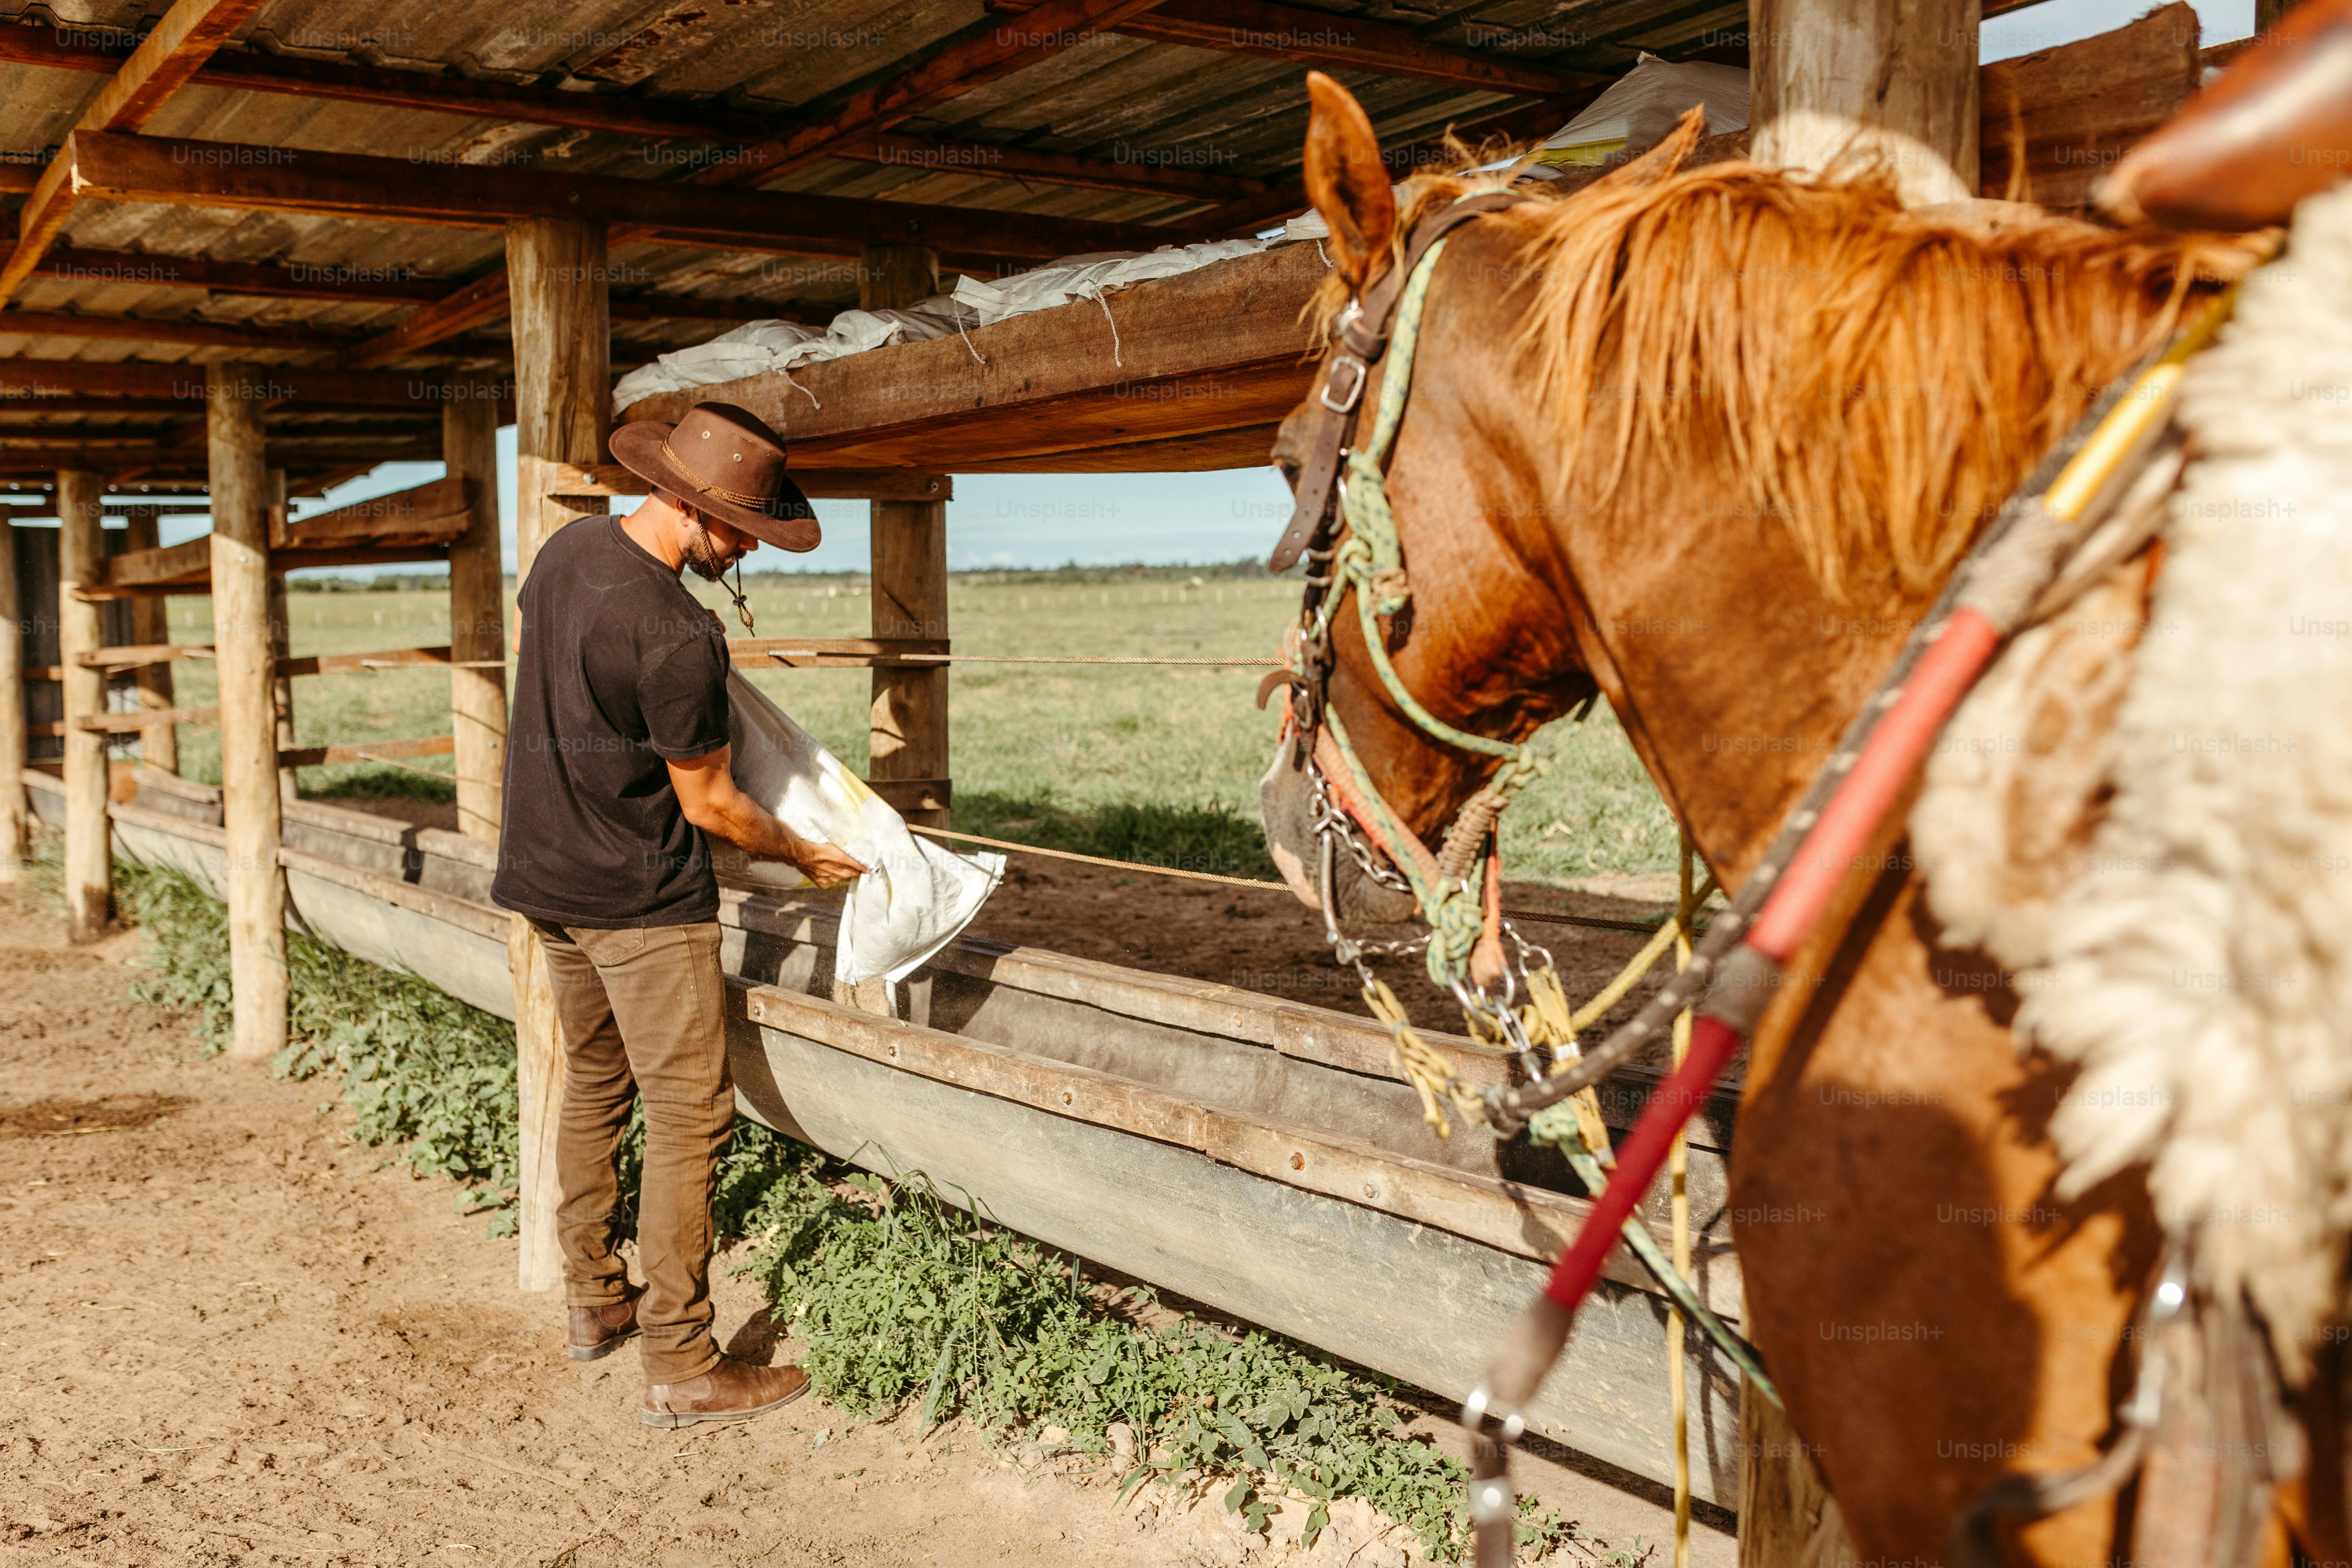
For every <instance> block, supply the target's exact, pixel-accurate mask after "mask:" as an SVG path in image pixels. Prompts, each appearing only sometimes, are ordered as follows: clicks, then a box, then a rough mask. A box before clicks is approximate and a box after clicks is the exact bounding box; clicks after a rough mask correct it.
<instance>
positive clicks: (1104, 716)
mask: <svg viewBox="0 0 2352 1568" xmlns="http://www.w3.org/2000/svg"><path fill="white" fill-rule="evenodd" d="M1192 575H1194V574H1192V573H1189V572H1180V571H1178V570H1176V569H1171V568H1154V569H1152V570H1150V572H1149V573H1147V574H1143V575H1141V576H1139V575H1137V574H1134V573H1133V572H1118V571H1110V570H1089V571H1087V572H1083V573H1080V572H1071V573H1021V574H1014V573H983V574H964V575H959V576H958V577H956V578H955V579H954V581H953V584H952V585H951V588H950V611H949V614H950V626H951V627H952V631H953V635H954V639H955V646H956V649H957V651H958V652H959V653H964V654H1030V655H1034V654H1046V655H1055V656H1073V655H1084V656H1093V657H1100V656H1105V655H1120V656H1158V657H1190V658H1256V657H1261V656H1270V655H1271V654H1273V652H1274V651H1275V650H1276V648H1277V647H1279V645H1280V642H1281V637H1282V631H1283V627H1284V626H1285V624H1286V622H1287V621H1288V620H1289V618H1290V616H1292V614H1293V613H1294V612H1295V610H1296V608H1297V586H1296V584H1292V583H1289V582H1286V581H1279V582H1278V581H1275V580H1272V579H1268V578H1266V577H1265V576H1264V575H1263V574H1258V575H1255V576H1249V575H1241V576H1234V575H1226V574H1223V572H1220V571H1214V570H1213V569H1207V568H1203V569H1202V571H1201V572H1200V573H1199V574H1198V575H1201V576H1202V585H1201V586H1199V587H1194V586H1192V585H1191V578H1192ZM746 584H747V586H748V589H749V597H750V600H751V605H752V608H753V610H754V612H755V614H756V616H757V617H758V623H759V632H760V635H761V636H763V637H783V636H794V635H805V636H809V637H863V636H866V634H867V633H868V631H869V629H870V626H871V622H872V604H871V600H870V599H869V598H868V597H867V595H866V593H865V591H864V589H863V587H862V586H861V585H860V584H859V582H858V581H857V580H856V579H852V578H847V577H841V576H830V577H823V578H819V577H813V576H812V577H801V576H797V575H794V574H783V573H776V574H765V575H755V576H752V577H750V578H747V579H746ZM695 586H696V590H697V592H698V595H700V597H701V598H702V599H703V600H704V601H705V602H706V603H708V604H709V605H711V606H712V607H713V608H714V609H718V610H720V611H721V613H722V614H723V615H724V616H726V617H727V620H728V625H729V626H730V628H733V627H734V626H735V622H734V619H733V612H732V610H731V608H730V607H729V606H728V605H727V601H726V598H725V595H722V594H720V593H719V591H718V590H717V589H715V588H713V587H711V586H710V585H709V584H695ZM171 603H172V606H173V610H172V616H173V619H172V635H173V638H174V639H175V640H178V641H184V642H205V641H209V640H210V639H211V609H210V601H208V600H205V599H201V598H175V599H173V600H172V601H171ZM289 614H290V616H291V617H292V621H293V634H292V646H293V650H294V652H295V653H297V654H298V655H299V654H312V653H351V652H359V651H364V650H368V649H382V648H395V647H429V646H432V645H436V644H440V643H446V641H447V640H448V636H449V634H448V618H447V617H448V601H447V596H446V594H444V593H441V592H438V591H417V592H395V593H342V594H328V593H302V594H295V595H291V596H290V597H289ZM1261 673H1262V671H1261V670H1260V669H1258V668H1204V667H1190V668H1187V667H1159V668H1154V667H1143V666H1086V665H1009V664H1008V665H990V664H983V663H974V664H967V665H960V666H958V667H957V668H955V670H954V672H953V673H952V674H951V675H950V677H949V693H950V696H949V703H950V726H951V730H950V733H951V737H952V741H951V746H952V750H951V759H950V768H951V771H952V773H953V775H954V778H955V784H956V822H957V826H960V827H961V828H962V829H964V830H965V831H967V832H972V833H981V834H985V835H988V836H990V837H1003V838H1010V839H1013V840H1016V841H1019V842H1024V843H1034V844H1039V845H1042V846H1045V847H1052V848H1069V849H1076V850H1080V851H1083V852H1086V853H1094V854H1108V855H1113V856H1118V857H1125V858H1139V859H1150V858H1159V859H1160V861H1161V863H1172V864H1176V865H1181V866H1192V867H1195V868H1204V869H1222V870H1227V871H1229V872H1231V873H1233V874H1236V875H1244V876H1270V875H1271V874H1272V868H1271V867H1270V865H1269V864H1268V863H1267V862H1266V860H1265V851H1264V846H1263V844H1262V842H1260V838H1259V834H1258V829H1257V826H1256V823H1257V781H1258V776H1259V775H1260V774H1261V773H1264V772H1265V765H1266V762H1267V759H1268V757H1269V756H1270V755H1271V753H1272V751H1273V745H1274V725H1275V721H1274V719H1273V717H1272V716H1271V715H1270V714H1267V713H1262V712H1260V711H1258V710H1257V709H1256V708H1255V706H1254V704H1253V698H1254V696H1255V690H1256V687H1257V681H1258V678H1259V676H1260V674H1261ZM175 674H176V679H177V680H178V681H179V683H180V684H179V693H180V700H181V701H182V702H183V703H184V704H185V705H188V706H202V705H208V704H210V703H211V702H212V700H213V691H214V682H213V672H212V669H211V667H210V666H209V665H208V664H207V663H205V662H204V661H202V660H189V661H186V662H183V663H181V664H179V665H178V666H176V667H175ZM751 679H752V681H753V683H754V684H756V685H758V686H759V687H761V689H763V690H765V691H766V692H767V693H768V694H769V695H770V696H772V697H773V698H775V699H776V700H777V701H779V702H780V703H782V705H783V706H784V708H785V709H786V710H788V711H790V712H791V713H792V714H793V717H794V718H795V719H796V720H798V721H800V723H801V724H802V726H803V728H805V729H807V730H808V731H810V732H811V733H812V734H814V735H815V736H816V737H817V739H818V740H819V741H821V742H824V744H825V745H826V746H827V747H829V748H831V749H832V750H833V751H834V752H835V754H837V755H839V756H841V757H843V758H845V760H847V761H848V762H849V763H851V765H852V766H853V767H856V768H858V769H860V770H861V771H862V770H863V767H864V763H865V758H866V710H867V706H868V698H869V694H870V691H871V678H870V677H869V676H868V674H867V673H866V671H864V670H859V669H817V670H760V671H754V672H751ZM294 689H295V699H294V703H295V729H296V733H297V736H298V738H299V740H300V741H301V742H302V743H303V744H305V745H318V744H324V743H329V742H351V741H367V740H388V739H395V738H401V737H407V736H418V735H437V734H446V733H447V732H448V728H449V714H448V702H449V697H448V693H449V678H448V676H447V675H446V673H443V672H441V671H437V670H433V669H417V668H409V669H388V670H373V671H369V672H366V673H362V674H342V675H329V676H309V677H302V678H299V679H297V680H296V681H295V683H294ZM1554 741H1555V744H1556V746H1557V747H1558V752H1559V761H1558V763H1557V765H1556V767H1555V769H1554V771H1553V773H1552V774H1551V776H1550V777H1549V778H1545V779H1542V780H1540V781H1538V782H1537V783H1536V784H1533V785H1531V786H1530V787H1529V788H1528V790H1527V792H1526V793H1525V795H1523V796H1522V797H1521V799H1520V800H1519V801H1518V802H1517V804H1515V805H1513V806H1512V808H1511V810H1510V811H1509V812H1508V813H1507V814H1506V816H1505V821H1504V835H1503V847H1504V855H1505V858H1506V861H1507V864H1508V865H1509V867H1510V868H1511V874H1512V875H1513V876H1514V877H1521V878H1528V879H1537V880H1553V881H1566V880H1571V879H1577V878H1582V877H1590V876H1593V875H1596V874H1601V873H1609V872H1664V871H1668V870H1671V869H1672V868H1673V866H1674V859H1675V826H1674V822H1673V819H1672V818H1671V817H1670V816H1668V815H1667V813H1666V810H1665V807H1664V805H1663V804H1662V803H1661V802H1660V801H1659V800H1658V798H1657V795H1656V792H1655V791H1654V789H1653V788H1652V787H1651V785H1650V783H1649V779H1648V777H1647V775H1646V774H1644V773H1643V770H1642V767H1641V764H1640V763H1639V762H1638V760H1637V759H1636V758H1635V757H1634V755H1633V749H1632V748H1631V747H1630V746H1628V745H1627V744H1626V742H1625V739H1624V736H1623V734H1622V732H1621V731H1619V730H1618V728H1617V726H1616V724H1615V722H1614V721H1612V719H1611V718H1610V717H1609V714H1608V710H1607V709H1606V708H1605V707H1604V708H1602V709H1601V710H1597V711H1596V712H1595V714H1594V716H1593V718H1592V719H1591V721H1588V722H1587V723H1586V724H1585V725H1583V726H1582V727H1581V728H1580V729H1578V730H1574V731H1570V729H1569V728H1568V727H1566V726H1560V727H1558V728H1557V729H1556V731H1555V737H1554ZM180 745H181V755H182V759H183V771H184V772H185V773H187V774H188V775H189V776H190V777H192V778H197V779H202V780H205V782H217V781H218V779H219V777H220V745H219V736H218V732H217V731H213V730H210V729H199V728H196V727H194V726H189V725H184V726H182V727H181V731H180ZM450 765H451V764H450V761H449V759H447V758H446V757H440V758H421V759H418V760H417V761H416V762H415V764H414V765H413V766H411V767H405V768H394V767H391V766H388V765H385V764H382V763H353V764H344V765H339V766H336V767H331V768H306V769H304V770H302V773H301V781H302V785H303V788H304V790H305V791H306V792H309V793H312V794H325V795H347V796H348V795H362V794H368V795H412V796H418V797H421V798H425V799H442V800H446V799H448V798H451V789H452V786H451V785H450V784H448V783H446V776H447V773H448V771H449V768H450ZM418 769H422V770H425V771H423V772H419V771H417V770H418ZM435 775H439V776H437V777H436V776H435Z"/></svg>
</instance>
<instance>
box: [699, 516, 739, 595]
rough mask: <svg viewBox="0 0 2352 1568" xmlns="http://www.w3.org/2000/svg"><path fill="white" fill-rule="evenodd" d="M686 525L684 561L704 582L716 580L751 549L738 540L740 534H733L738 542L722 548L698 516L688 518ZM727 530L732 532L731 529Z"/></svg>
mask: <svg viewBox="0 0 2352 1568" xmlns="http://www.w3.org/2000/svg"><path fill="white" fill-rule="evenodd" d="M686 526H687V540H686V563H687V565H688V567H689V568H690V569H692V571H693V573H694V574H695V575H696V576H698V577H700V578H702V579H703V580H704V581H706V582H710V583H716V582H718V581H719V579H720V578H721V577H724V576H725V575H726V574H727V573H728V571H729V569H730V568H731V567H732V566H733V565H734V564H735V563H737V562H738V561H740V560H742V559H743V557H744V555H745V554H746V553H747V552H749V551H750V550H751V546H750V545H749V544H746V543H743V542H740V541H741V539H742V535H740V534H735V538H736V539H737V541H738V542H737V543H736V544H734V545H733V546H732V547H731V548H722V547H721V546H720V544H719V541H718V540H717V539H716V538H715V537H713V536H712V534H711V532H710V531H709V529H708V528H705V527H704V526H703V524H702V520H701V519H700V518H698V517H689V518H688V519H687V520H686ZM731 532H733V531H732V530H730V533H731Z"/></svg>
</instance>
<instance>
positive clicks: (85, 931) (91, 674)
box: [58, 468, 114, 942]
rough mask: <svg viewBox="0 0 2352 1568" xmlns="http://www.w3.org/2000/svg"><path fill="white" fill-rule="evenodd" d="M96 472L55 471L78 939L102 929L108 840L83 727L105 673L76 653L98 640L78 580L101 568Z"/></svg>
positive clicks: (98, 750)
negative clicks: (90, 665)
mask: <svg viewBox="0 0 2352 1568" xmlns="http://www.w3.org/2000/svg"><path fill="white" fill-rule="evenodd" d="M105 485H106V481H105V479H104V478H103V476H101V475H99V474H96V473H93V472H91V471H90V470H89V469H87V468H68V469H64V470H62V471H60V472H59V473H58V658H59V660H60V661H61V662H62V664H63V667H64V670H63V676H64V682H65V719H64V722H65V725H66V731H65V742H66V744H65V753H66V756H65V763H66V766H65V774H66V846H65V900H66V930H67V933H68V937H69V938H70V939H71V940H72V941H74V942H96V941H97V940H98V939H99V938H100V936H103V935H104V934H105V933H106V925H107V921H108V919H109V917H110V915H111V914H112V913H113V909H112V880H113V871H114V856H113V846H112V843H111V841H110V837H109V835H108V829H107V823H106V785H107V777H106V737H105V736H104V735H103V734H100V733H96V732H93V731H90V730H89V729H88V728H86V727H85V726H86V724H87V721H89V720H91V719H94V718H100V717H102V716H103V714H104V712H105V710H106V677H105V675H104V674H103V673H102V672H100V671H99V670H95V669H91V668H89V667H87V666H85V665H83V664H82V663H81V662H80V659H79V656H80V655H81V654H84V653H87V652H89V650H90V649H92V648H94V647H98V646H99V644H100V642H101V641H103V640H104V637H103V634H102V633H101V632H100V626H99V613H98V606H97V605H94V604H91V603H90V602H89V601H88V600H86V599H84V598H82V597H81V595H79V592H77V590H79V588H80V587H81V586H82V585H83V584H86V583H91V582H95V581H97V580H98V579H99V578H100V577H101V576H103V575H104V573H105V560H106V548H105V539H104V536H103V535H102V534H101V533H100V529H99V523H100V501H99V498H100V495H101V494H102V493H103V491H104V489H105Z"/></svg>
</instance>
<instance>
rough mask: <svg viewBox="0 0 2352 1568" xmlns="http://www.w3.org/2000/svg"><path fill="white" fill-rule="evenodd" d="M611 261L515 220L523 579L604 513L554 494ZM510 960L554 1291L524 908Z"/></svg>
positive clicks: (592, 400) (525, 1120) (510, 269)
mask: <svg viewBox="0 0 2352 1568" xmlns="http://www.w3.org/2000/svg"><path fill="white" fill-rule="evenodd" d="M604 258H605V247H604V226H603V225H602V224H594V223H580V222H576V221H573V220H571V219H556V218H513V219H509V221H508V223H507V276H508V281H509V288H510V289H511V293H512V300H513V306H512V310H511V313H510V315H509V330H510V331H511V332H512V335H513V339H514V357H515V450H516V457H517V461H516V486H515V488H516V492H517V494H516V512H517V515H516V518H515V550H516V562H515V565H516V577H515V581H516V582H517V583H518V584H520V582H522V581H523V580H524V579H525V578H528V577H529V576H530V567H531V563H532V561H533V560H535V559H536V558H537V556H538V554H539V547H540V546H541V545H542V544H544V543H545V542H547V541H548V539H549V538H550V537H551V535H553V533H554V532H555V531H556V530H557V529H559V528H562V526H563V525H564V524H566V523H568V522H570V521H572V520H573V519H574V518H579V517H588V516H593V515H594V513H595V511H596V510H597V506H596V503H595V502H594V501H593V500H590V501H583V502H578V503H574V502H569V501H563V500H556V499H554V498H553V497H551V496H550V495H549V494H548V493H547V491H548V489H549V481H550V480H551V479H552V478H553V475H554V470H555V469H556V468H557V467H558V466H559V465H563V464H581V465H593V464H596V463H601V462H603V461H604V433H605V430H606V427H607V426H609V425H610V423H611V420H612V409H613V382H612V322H611V303H610V300H609V299H608V296H607V290H606V288H605V279H606V278H607V277H608V276H609V274H608V272H607V270H606V266H605V259H604ZM453 574H454V572H453ZM453 592H454V590H453ZM518 629H520V628H519V627H518ZM453 657H454V656H453ZM507 963H508V966H509V969H510V970H511V971H512V973H513V976H514V991H515V1067H516V1077H517V1079H518V1080H519V1081H518V1085H517V1087H518V1089H519V1090H520V1099H521V1121H522V1127H521V1144H522V1146H521V1149H520V1151H519V1154H518V1175H519V1187H520V1193H519V1194H518V1195H519V1206H520V1211H521V1212H520V1214H519V1215H517V1216H516V1225H517V1227H518V1230H519V1232H520V1240H521V1247H520V1253H519V1257H518V1259H517V1265H516V1268H517V1282H518V1283H519V1284H520V1286H521V1287H522V1289H526V1290H552V1289H555V1288H556V1287H557V1286H558V1285H560V1284H561V1283H562V1255H561V1253H560V1252H559V1250H558V1248H557V1247H556V1241H555V1210H556V1205H558V1204H559V1203H560V1202H561V1201H562V1189H561V1188H560V1187H559V1186H558V1185H557V1183H556V1179H555V1131H556V1127H557V1124H558V1121H560V1119H561V1118H562V1113H563V1037H562V1033H561V1031H560V1028H559V1026H558V1025H557V1021H556V1017H555V1007H554V1001H553V997H552V995H551V994H550V993H549V992H548V990H547V985H548V981H547V961H546V950H545V947H544V945H543V944H542V943H541V940H540V936H539V932H538V931H537V930H536V929H534V928H533V927H532V925H531V923H530V921H527V920H525V919H523V918H522V917H521V916H520V915H517V916H515V917H514V924H513V928H512V936H511V937H510V939H509V942H508V944H507Z"/></svg>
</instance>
